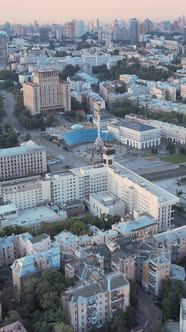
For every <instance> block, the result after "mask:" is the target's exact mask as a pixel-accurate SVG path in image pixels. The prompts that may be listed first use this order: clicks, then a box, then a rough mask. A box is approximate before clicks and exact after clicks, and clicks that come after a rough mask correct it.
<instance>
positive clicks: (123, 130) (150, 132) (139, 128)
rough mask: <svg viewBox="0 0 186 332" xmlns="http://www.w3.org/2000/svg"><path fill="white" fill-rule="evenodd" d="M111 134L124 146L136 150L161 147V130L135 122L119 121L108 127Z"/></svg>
mask: <svg viewBox="0 0 186 332" xmlns="http://www.w3.org/2000/svg"><path fill="white" fill-rule="evenodd" d="M107 129H108V130H109V132H110V133H112V135H113V136H114V137H115V138H116V139H117V140H118V141H120V142H121V143H122V144H124V145H127V146H131V147H134V148H136V149H139V150H141V149H145V148H150V147H153V146H158V145H160V129H158V128H155V127H152V126H149V125H145V124H141V123H139V122H135V121H119V122H117V123H113V124H110V125H108V126H107Z"/></svg>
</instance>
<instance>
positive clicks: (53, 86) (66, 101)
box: [23, 69, 71, 115]
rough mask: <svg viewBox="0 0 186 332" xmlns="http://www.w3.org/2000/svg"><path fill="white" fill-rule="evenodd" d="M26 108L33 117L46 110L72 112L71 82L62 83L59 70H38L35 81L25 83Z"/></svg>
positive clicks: (34, 77) (35, 73)
mask: <svg viewBox="0 0 186 332" xmlns="http://www.w3.org/2000/svg"><path fill="white" fill-rule="evenodd" d="M23 98H24V106H25V107H26V108H27V109H28V110H29V111H30V112H31V113H32V115H37V114H40V113H41V111H45V110H55V109H56V110H57V109H64V111H65V112H69V111H70V110H71V96H70V82H65V81H60V80H59V74H58V71H57V70H54V69H49V70H38V71H35V72H34V75H33V81H32V82H25V83H23Z"/></svg>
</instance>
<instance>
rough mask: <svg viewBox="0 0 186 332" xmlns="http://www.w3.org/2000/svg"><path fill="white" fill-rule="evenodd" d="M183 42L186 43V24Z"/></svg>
mask: <svg viewBox="0 0 186 332" xmlns="http://www.w3.org/2000/svg"><path fill="white" fill-rule="evenodd" d="M183 42H184V44H185V43H186V26H184V28H183Z"/></svg>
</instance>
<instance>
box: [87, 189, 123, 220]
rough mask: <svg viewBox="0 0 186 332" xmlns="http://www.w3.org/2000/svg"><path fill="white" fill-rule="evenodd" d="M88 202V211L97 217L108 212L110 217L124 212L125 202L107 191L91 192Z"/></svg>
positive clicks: (121, 214)
mask: <svg viewBox="0 0 186 332" xmlns="http://www.w3.org/2000/svg"><path fill="white" fill-rule="evenodd" d="M89 203H90V205H89V209H90V212H91V213H92V214H93V215H95V216H98V217H99V218H100V217H101V215H102V214H109V215H111V216H112V217H113V216H116V215H117V216H124V214H125V204H124V203H123V202H122V201H121V200H119V199H118V198H117V197H115V196H113V195H111V194H109V193H108V192H100V193H97V194H96V193H95V194H91V195H90V198H89Z"/></svg>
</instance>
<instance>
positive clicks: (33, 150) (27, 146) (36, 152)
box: [0, 141, 47, 181]
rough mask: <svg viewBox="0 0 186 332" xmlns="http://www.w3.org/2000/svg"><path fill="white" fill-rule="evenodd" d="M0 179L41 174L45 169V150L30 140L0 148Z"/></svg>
mask: <svg viewBox="0 0 186 332" xmlns="http://www.w3.org/2000/svg"><path fill="white" fill-rule="evenodd" d="M0 165H1V167H0V180H1V181H3V180H9V179H16V178H21V177H24V176H29V175H35V174H43V173H46V171H47V161H46V150H45V149H44V148H43V147H41V146H39V145H37V144H35V143H34V142H32V141H29V142H26V143H24V144H22V145H21V146H19V147H15V148H8V149H1V150H0Z"/></svg>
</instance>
